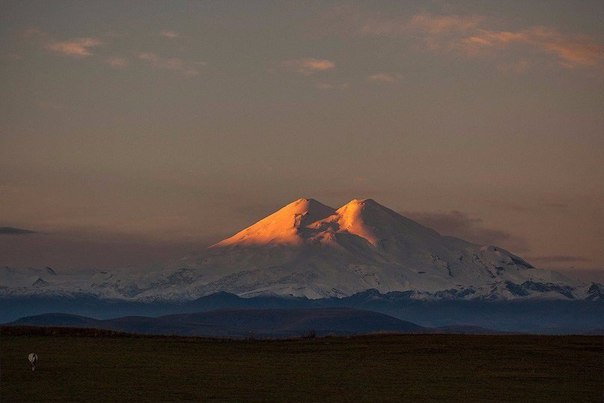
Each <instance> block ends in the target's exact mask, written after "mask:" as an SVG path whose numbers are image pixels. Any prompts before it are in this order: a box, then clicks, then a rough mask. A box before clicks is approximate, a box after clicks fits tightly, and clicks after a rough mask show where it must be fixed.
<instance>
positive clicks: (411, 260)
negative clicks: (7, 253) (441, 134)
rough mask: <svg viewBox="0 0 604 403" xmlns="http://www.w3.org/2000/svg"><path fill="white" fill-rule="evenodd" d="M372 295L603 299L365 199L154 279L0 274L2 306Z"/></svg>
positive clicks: (279, 215)
mask: <svg viewBox="0 0 604 403" xmlns="http://www.w3.org/2000/svg"><path fill="white" fill-rule="evenodd" d="M368 289H375V290H377V291H379V292H381V293H389V292H405V293H407V295H408V297H409V298H412V299H423V300H432V299H438V300H442V299H451V300H460V299H464V300H467V299H494V300H499V299H504V300H513V299H532V298H537V299H571V300H572V299H590V300H597V299H601V298H602V295H603V291H602V290H603V287H602V285H599V284H593V285H592V284H577V283H575V282H574V281H572V280H570V279H568V278H566V277H564V276H562V275H561V274H559V273H556V272H553V271H548V270H541V269H537V268H534V267H533V266H532V265H531V264H530V263H528V262H527V261H525V260H524V259H522V258H521V257H519V256H516V255H514V254H512V253H510V252H508V251H506V250H504V249H501V248H499V247H497V246H490V245H485V246H481V245H476V244H473V243H470V242H467V241H464V240H462V239H458V238H454V237H449V236H442V235H440V234H439V233H438V232H436V231H434V230H432V229H430V228H427V227H425V226H423V225H420V224H419V223H417V222H415V221H413V220H410V219H408V218H406V217H404V216H402V215H400V214H398V213H397V212H395V211H393V210H391V209H389V208H387V207H384V206H382V205H380V204H379V203H377V202H375V201H374V200H371V199H366V200H352V201H351V202H349V203H347V204H345V205H344V206H342V207H340V208H339V209H337V210H336V209H333V208H331V207H328V206H325V205H323V204H321V203H319V202H318V201H316V200H313V199H299V200H296V201H294V202H292V203H290V204H288V205H287V206H285V207H283V208H281V209H280V210H278V211H276V212H275V213H273V214H271V215H269V216H267V217H265V218H263V219H261V220H260V221H258V222H256V223H255V224H253V225H251V226H250V227H248V228H246V229H243V230H242V231H239V232H238V233H236V234H235V235H233V236H231V237H229V238H227V239H225V240H223V241H221V242H218V243H217V244H215V245H213V246H211V247H210V248H209V249H207V250H206V251H203V252H201V253H200V254H199V255H197V256H193V257H188V258H186V259H183V260H182V261H181V262H180V263H179V266H178V267H176V268H172V269H165V270H161V271H157V272H144V273H136V272H129V271H126V270H121V271H118V270H114V271H111V272H106V271H103V272H95V273H86V272H82V273H72V274H57V273H56V272H55V271H54V270H52V269H49V268H46V269H25V270H21V269H13V268H0V297H11V296H23V295H37V296H41V295H42V296H64V295H93V296H96V297H100V298H105V299H122V300H135V301H161V300H180V301H183V300H193V299H196V298H199V297H202V296H204V295H211V294H214V293H217V292H229V293H232V294H236V295H238V296H243V297H253V296H259V295H274V296H284V297H305V298H311V299H318V298H329V297H338V298H341V297H345V296H350V295H354V294H356V293H359V292H363V291H365V290H368Z"/></svg>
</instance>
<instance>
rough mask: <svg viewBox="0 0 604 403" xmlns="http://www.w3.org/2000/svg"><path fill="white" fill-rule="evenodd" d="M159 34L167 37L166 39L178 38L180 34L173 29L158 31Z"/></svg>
mask: <svg viewBox="0 0 604 403" xmlns="http://www.w3.org/2000/svg"><path fill="white" fill-rule="evenodd" d="M159 34H160V35H161V36H163V37H164V38H168V39H175V38H178V37H179V36H180V35H179V34H178V32H174V31H167V30H164V31H161V32H160V33H159Z"/></svg>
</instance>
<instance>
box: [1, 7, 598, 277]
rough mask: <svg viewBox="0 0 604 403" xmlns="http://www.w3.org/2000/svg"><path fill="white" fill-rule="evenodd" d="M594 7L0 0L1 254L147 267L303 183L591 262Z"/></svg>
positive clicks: (535, 254) (214, 237) (537, 257)
mask: <svg viewBox="0 0 604 403" xmlns="http://www.w3.org/2000/svg"><path fill="white" fill-rule="evenodd" d="M603 18H604V2H602V1H600V0H596V1H587V0H586V1H582V2H575V1H570V0H568V1H555V0H547V1H539V0H535V1H530V2H526V1H506V2H495V1H478V0H466V1H458V2H455V3H454V4H451V2H446V1H403V2H401V1H391V2H381V1H376V2H345V1H342V2H339V1H338V2H329V1H307V2H298V1H282V2H273V1H229V2H213V1H212V2H211V1H170V2H166V1H148V0H145V1H127V2H123V1H103V2H97V1H52V2H48V1H23V0H20V1H7V0H2V1H0V90H1V92H2V94H3V95H2V97H1V99H0V110H1V111H2V113H1V114H0V227H1V228H0V265H13V266H27V265H52V266H53V267H59V268H65V269H86V268H105V267H156V266H161V265H162V264H163V263H164V262H166V261H169V260H170V259H177V258H178V257H180V256H184V255H186V254H190V253H194V252H195V251H200V252H201V251H203V249H205V247H206V246H207V245H210V244H212V243H215V242H217V241H219V240H221V239H223V238H225V237H227V236H229V235H232V234H233V233H235V232H237V231H238V230H240V229H242V228H244V227H246V226H248V225H250V224H251V223H253V222H255V221H257V220H258V219H260V218H262V217H264V216H266V215H268V214H269V213H271V212H273V211H274V210H276V209H278V208H280V207H281V206H283V205H285V204H287V203H289V202H291V201H293V200H295V199H298V198H300V197H309V198H315V199H317V200H319V201H321V202H323V203H325V204H327V205H330V206H332V207H339V206H340V205H343V204H345V203H346V202H348V201H349V200H351V199H354V198H373V199H375V200H377V201H378V202H380V203H381V204H383V205H385V206H387V207H389V208H391V209H393V210H396V211H398V212H401V213H402V214H404V215H406V216H408V217H410V218H413V219H416V220H418V221H419V222H421V223H423V224H425V225H428V226H430V227H432V228H435V229H437V230H438V231H440V232H441V233H444V234H448V235H455V236H459V237H462V238H464V239H467V240H470V241H473V242H477V243H485V244H486V243H490V244H496V245H498V246H501V247H504V248H506V249H508V250H510V251H512V252H514V253H517V254H519V255H521V256H523V257H525V258H527V259H528V260H529V261H530V262H532V263H533V264H534V265H536V266H538V267H545V268H556V269H570V270H604V253H603V250H604V248H603V245H604V186H603V185H602V184H603V183H604V163H603V159H602V155H603V154H602V153H603V150H604V24H602V19H603ZM24 230H25V231H24ZM28 231H31V232H28ZM602 273H604V272H602V271H600V272H599V274H600V275H601V274H602Z"/></svg>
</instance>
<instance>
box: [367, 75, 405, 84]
mask: <svg viewBox="0 0 604 403" xmlns="http://www.w3.org/2000/svg"><path fill="white" fill-rule="evenodd" d="M400 79H401V75H400V74H392V73H375V74H371V75H370V76H368V77H367V80H369V81H372V82H375V83H394V82H396V81H399V80H400Z"/></svg>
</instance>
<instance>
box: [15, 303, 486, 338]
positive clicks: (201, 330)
mask: <svg viewBox="0 0 604 403" xmlns="http://www.w3.org/2000/svg"><path fill="white" fill-rule="evenodd" d="M9 325H10V326H58V327H76V328H95V329H106V330H114V331H120V332H127V333H140V334H157V335H178V336H204V337H234V338H250V337H253V338H275V337H278V338H283V337H314V336H326V335H339V336H342V335H354V334H368V333H425V332H428V331H429V329H427V328H423V327H421V326H418V325H416V324H414V323H411V322H406V321H402V320H400V319H396V318H394V317H392V316H388V315H384V314H381V313H376V312H369V311H361V310H357V309H350V308H323V309H245V310H217V311H210V312H198V313H189V314H178V315H165V316H160V317H156V318H154V317H144V316H127V317H120V318H115V319H106V320H98V319H92V318H88V317H84V316H78V315H69V314H43V315H37V316H30V317H26V318H22V319H19V320H17V321H14V322H12V323H10V324H9ZM471 330H472V331H473V332H477V331H478V332H480V331H481V329H471ZM482 332H483V333H487V332H488V331H487V330H482Z"/></svg>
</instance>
